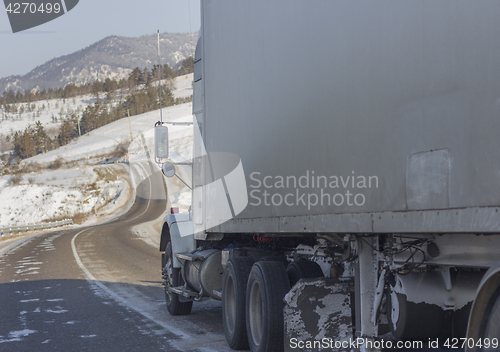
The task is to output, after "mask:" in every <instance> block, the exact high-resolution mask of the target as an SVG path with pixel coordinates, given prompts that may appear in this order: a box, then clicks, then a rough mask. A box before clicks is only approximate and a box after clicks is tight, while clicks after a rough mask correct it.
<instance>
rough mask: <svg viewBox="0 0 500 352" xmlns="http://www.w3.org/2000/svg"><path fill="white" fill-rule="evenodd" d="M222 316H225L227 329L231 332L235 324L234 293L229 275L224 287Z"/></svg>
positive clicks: (232, 282)
mask: <svg viewBox="0 0 500 352" xmlns="http://www.w3.org/2000/svg"><path fill="white" fill-rule="evenodd" d="M224 317H225V318H226V327H227V330H228V331H229V333H231V334H232V333H233V332H234V327H235V324H236V294H235V291H234V281H233V278H232V277H231V276H230V275H229V276H228V277H227V282H226V287H225V288H224Z"/></svg>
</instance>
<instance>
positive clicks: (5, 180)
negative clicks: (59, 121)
mask: <svg viewBox="0 0 500 352" xmlns="http://www.w3.org/2000/svg"><path fill="white" fill-rule="evenodd" d="M192 77H193V75H192V74H190V75H186V76H182V77H178V78H177V81H176V83H175V86H176V88H177V90H176V91H174V95H175V96H176V97H185V96H189V95H192V85H191V82H192ZM80 99H81V100H82V101H83V100H84V99H85V97H81V98H78V101H80ZM51 108H52V104H51ZM191 110H192V104H191V103H186V104H182V105H176V106H171V107H167V108H164V109H162V114H163V121H184V122H187V121H192V115H191ZM159 118H160V113H159V110H157V111H151V112H148V113H145V114H141V115H136V116H131V117H130V118H123V119H121V120H118V121H115V122H113V123H111V124H109V125H106V126H103V127H101V128H99V129H96V130H94V131H92V132H90V133H88V134H87V135H84V136H82V137H80V138H79V139H77V140H76V141H72V142H71V143H69V144H68V145H66V146H64V147H62V148H59V149H57V150H52V151H50V152H48V153H45V154H39V155H37V156H34V157H32V158H29V159H26V160H23V163H33V162H36V163H39V164H41V165H48V164H49V163H51V162H53V161H54V160H56V159H57V158H63V160H64V164H63V166H62V168H60V169H57V170H47V169H45V168H42V169H40V170H39V171H34V172H32V173H30V174H24V175H22V176H20V177H15V176H13V175H7V176H2V177H0V227H6V226H19V225H28V224H36V223H40V222H42V221H49V220H52V221H53V220H59V219H62V218H78V219H82V220H84V219H85V218H87V221H96V218H97V217H98V216H99V215H103V214H111V213H113V212H114V211H117V209H121V208H123V207H124V206H125V203H126V202H127V198H128V200H130V199H131V195H132V194H133V193H134V190H133V189H130V188H131V187H134V185H137V184H139V183H140V181H142V179H144V178H146V177H147V176H148V175H147V174H146V173H142V174H139V175H140V176H139V179H137V176H135V177H127V176H128V175H127V174H128V173H129V172H130V168H134V165H135V164H136V163H139V162H143V161H146V160H148V154H149V155H150V156H153V155H154V139H153V138H154V130H153V127H154V124H155V122H156V121H158V120H159ZM8 122H9V123H10V122H11V121H8ZM48 122H50V116H49V121H48ZM28 123H31V121H29V122H28V121H24V124H23V125H13V124H8V123H7V121H3V122H2V123H0V133H4V134H5V130H4V127H6V128H14V129H18V130H19V129H24V128H26V126H27V125H28ZM42 123H44V124H46V123H47V121H46V120H44V121H42ZM192 128H193V127H192V126H185V125H184V126H178V125H177V126H171V125H170V126H169V140H170V151H171V155H172V158H173V159H174V160H176V161H181V160H189V159H190V158H191V155H192V143H193V132H192ZM131 137H132V142H130V140H131ZM129 142H130V144H129V148H128V154H127V155H126V156H125V157H123V158H121V159H120V160H119V161H125V162H128V163H116V164H113V165H111V164H106V165H100V166H98V165H96V164H98V163H99V162H102V161H103V160H109V158H110V157H111V156H112V155H113V154H114V152H115V151H116V149H117V147H118V146H120V145H121V144H123V143H125V144H126V143H129ZM134 169H135V170H141V169H144V168H140V167H135V168H134ZM158 170H159V168H158ZM136 174H137V173H136ZM179 174H180V175H181V176H182V177H183V178H184V179H185V180H186V181H189V182H190V179H191V175H190V170H188V169H186V168H185V169H179ZM129 179H130V183H131V187H130V186H129V184H128V182H127V180H129ZM166 183H167V187H168V190H169V198H170V201H171V203H172V206H174V207H179V208H181V210H182V211H185V210H187V209H188V207H189V205H190V204H191V198H190V192H189V189H188V188H187V187H186V186H184V184H182V182H180V181H179V180H178V179H177V178H175V177H174V178H172V179H166ZM120 211H121V210H120ZM96 214H97V215H96Z"/></svg>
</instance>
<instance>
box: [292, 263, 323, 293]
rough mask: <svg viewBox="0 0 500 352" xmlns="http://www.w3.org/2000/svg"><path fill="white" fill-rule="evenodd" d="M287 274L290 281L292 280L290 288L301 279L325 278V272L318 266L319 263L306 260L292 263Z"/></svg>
mask: <svg viewBox="0 0 500 352" xmlns="http://www.w3.org/2000/svg"><path fill="white" fill-rule="evenodd" d="M286 273H287V275H288V279H289V280H290V287H293V286H295V284H296V283H297V281H299V280H300V279H306V278H313V277H324V276H325V275H323V270H321V267H320V266H319V265H318V263H316V262H313V261H310V260H304V261H297V262H292V263H290V265H288V267H287V268H286Z"/></svg>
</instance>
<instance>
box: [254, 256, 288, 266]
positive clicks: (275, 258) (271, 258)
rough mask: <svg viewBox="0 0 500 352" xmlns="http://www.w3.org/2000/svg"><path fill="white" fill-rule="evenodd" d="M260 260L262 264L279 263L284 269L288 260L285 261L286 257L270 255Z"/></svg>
mask: <svg viewBox="0 0 500 352" xmlns="http://www.w3.org/2000/svg"><path fill="white" fill-rule="evenodd" d="M260 260H261V261H264V262H280V263H282V264H283V265H284V266H285V268H286V266H287V265H288V260H286V257H285V256H284V255H270V256H267V257H262V258H260Z"/></svg>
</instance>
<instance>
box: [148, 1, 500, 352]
mask: <svg viewBox="0 0 500 352" xmlns="http://www.w3.org/2000/svg"><path fill="white" fill-rule="evenodd" d="M499 18H500V2H499V1H497V0H483V1H480V2H477V1H469V0H439V1H436V0H419V1H398V0H380V1H368V0H351V1H337V0H314V1H305V0H286V1H284V0H282V1H279V0H276V1H265V0H253V1H234V0H201V28H200V32H199V39H198V43H197V47H196V53H195V64H194V83H193V89H194V94H193V119H194V120H193V123H194V127H193V130H194V150H193V158H192V160H190V161H187V162H183V163H180V164H176V163H173V162H171V161H169V159H168V157H169V152H168V125H166V124H163V123H161V122H160V123H157V126H156V129H157V134H156V136H157V137H156V143H157V148H156V150H157V155H156V158H157V161H158V163H159V164H160V165H161V167H162V170H163V171H164V174H165V175H166V176H168V177H172V176H174V175H175V174H176V168H179V167H181V165H182V167H184V168H185V167H188V168H190V170H191V174H192V178H191V180H189V183H190V185H191V188H192V204H191V207H190V209H189V212H187V213H181V214H169V215H168V216H166V218H165V220H164V222H163V226H162V230H161V244H160V251H162V253H163V254H162V264H161V265H162V275H163V281H164V289H165V297H166V304H167V308H168V311H169V312H170V314H172V315H182V314H189V313H190V311H191V308H192V304H193V302H196V301H199V300H202V299H206V298H213V299H217V300H221V301H222V315H223V325H224V326H223V328H224V333H225V336H226V339H227V342H228V344H229V346H230V347H231V348H233V349H250V350H251V351H280V350H281V351H282V350H294V351H296V350H304V351H306V350H307V351H309V350H320V349H321V348H323V349H324V348H326V347H327V346H329V347H328V348H330V347H331V348H333V349H347V350H349V349H351V348H352V345H349V344H348V343H346V344H344V342H346V341H351V342H352V341H355V342H358V341H359V342H361V341H363V343H364V344H365V347H366V346H367V344H368V343H371V344H375V347H376V343H377V342H379V343H380V342H381V341H382V340H384V339H385V340H387V341H389V342H390V344H391V345H390V346H389V347H394V346H406V347H408V346H407V345H397V343H398V341H402V342H405V343H406V342H408V341H423V342H425V344H424V345H423V347H424V348H426V347H437V345H432V346H431V344H434V343H436V344H439V346H444V347H450V348H451V347H456V346H458V347H461V348H463V349H467V350H468V351H490V350H495V351H497V350H498V338H499V337H500V235H499V234H500V153H499V150H500V138H499V131H500V40H498V38H500V21H499V20H498V19H499ZM185 181H186V180H185ZM186 182H187V181H186ZM360 339H361V340H360ZM436 339H437V340H436ZM328 343H330V345H328ZM325 344H326V345H327V346H325ZM427 344H429V346H428V345H427ZM379 345H380V344H379ZM358 347H359V346H358ZM382 348H383V347H382Z"/></svg>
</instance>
